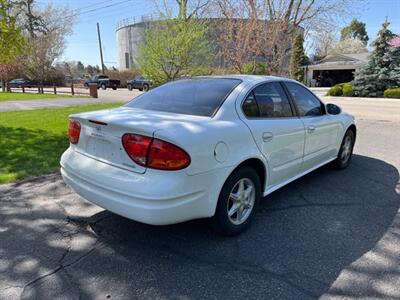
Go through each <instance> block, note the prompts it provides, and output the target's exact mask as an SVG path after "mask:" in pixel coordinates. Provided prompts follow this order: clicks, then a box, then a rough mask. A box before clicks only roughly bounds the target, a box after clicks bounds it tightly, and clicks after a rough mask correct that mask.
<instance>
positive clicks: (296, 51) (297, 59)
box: [290, 34, 307, 81]
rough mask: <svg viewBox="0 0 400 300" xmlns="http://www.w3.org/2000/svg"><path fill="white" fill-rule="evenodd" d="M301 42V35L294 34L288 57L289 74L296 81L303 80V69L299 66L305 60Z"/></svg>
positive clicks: (302, 40) (302, 41)
mask: <svg viewBox="0 0 400 300" xmlns="http://www.w3.org/2000/svg"><path fill="white" fill-rule="evenodd" d="M303 43H304V39H303V35H302V34H298V35H296V37H295V39H294V43H293V47H292V53H291V57H290V76H291V77H292V78H293V79H295V80H298V81H303V79H304V71H303V70H302V69H301V68H300V67H301V66H302V65H304V64H305V63H306V62H307V57H306V55H305V53H304V47H303Z"/></svg>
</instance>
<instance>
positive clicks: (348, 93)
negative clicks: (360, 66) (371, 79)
mask: <svg viewBox="0 0 400 300" xmlns="http://www.w3.org/2000/svg"><path fill="white" fill-rule="evenodd" d="M343 96H345V97H352V96H354V91H353V86H352V84H351V83H348V82H347V83H344V84H343Z"/></svg>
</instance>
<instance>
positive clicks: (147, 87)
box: [143, 83, 150, 92]
mask: <svg viewBox="0 0 400 300" xmlns="http://www.w3.org/2000/svg"><path fill="white" fill-rule="evenodd" d="M149 89H150V86H149V85H148V84H147V83H145V84H143V91H144V92H147V91H148V90H149Z"/></svg>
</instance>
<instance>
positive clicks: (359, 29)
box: [340, 19, 369, 46]
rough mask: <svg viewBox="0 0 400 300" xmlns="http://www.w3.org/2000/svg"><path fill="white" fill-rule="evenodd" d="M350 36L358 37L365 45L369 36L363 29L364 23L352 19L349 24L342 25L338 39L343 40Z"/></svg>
mask: <svg viewBox="0 0 400 300" xmlns="http://www.w3.org/2000/svg"><path fill="white" fill-rule="evenodd" d="M351 38H355V39H359V40H360V41H362V42H363V44H364V46H366V45H367V43H368V40H369V37H368V34H367V30H366V29H365V23H363V22H360V21H358V20H356V19H353V21H351V23H350V25H348V26H346V27H344V28H343V29H342V30H341V32H340V40H342V41H343V40H346V39H351Z"/></svg>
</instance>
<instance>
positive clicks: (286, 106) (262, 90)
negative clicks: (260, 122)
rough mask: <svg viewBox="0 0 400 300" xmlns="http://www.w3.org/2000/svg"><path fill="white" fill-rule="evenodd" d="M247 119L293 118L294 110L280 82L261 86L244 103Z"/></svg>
mask: <svg viewBox="0 0 400 300" xmlns="http://www.w3.org/2000/svg"><path fill="white" fill-rule="evenodd" d="M242 107H243V112H244V114H245V115H246V116H247V117H260V118H285V117H292V116H293V113H292V109H291V107H290V103H289V99H288V98H287V96H286V94H285V92H284V90H283V88H282V86H281V85H280V84H279V83H278V82H268V83H264V84H261V85H259V86H258V87H256V88H255V89H254V91H253V92H252V93H251V94H250V95H249V96H248V97H247V98H246V100H245V101H244V102H243V106H242Z"/></svg>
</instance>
